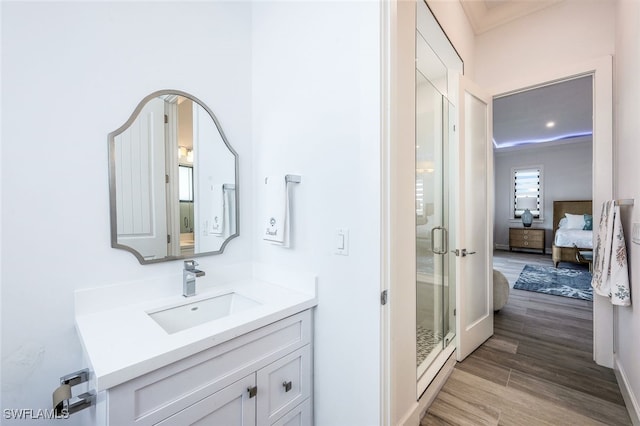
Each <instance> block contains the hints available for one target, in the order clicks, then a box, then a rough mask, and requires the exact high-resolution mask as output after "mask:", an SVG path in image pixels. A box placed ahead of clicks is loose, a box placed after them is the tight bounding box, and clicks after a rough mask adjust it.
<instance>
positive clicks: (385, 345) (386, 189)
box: [380, 2, 397, 426]
mask: <svg viewBox="0 0 640 426" xmlns="http://www.w3.org/2000/svg"><path fill="white" fill-rule="evenodd" d="M394 6H395V3H394V2H380V27H381V31H380V57H381V61H380V96H381V100H380V177H381V181H380V239H381V241H380V292H383V291H385V290H387V292H390V290H389V289H390V287H391V261H392V260H391V227H392V225H391V211H390V208H391V201H390V200H391V195H390V194H391V172H390V171H391V154H390V152H391V129H392V122H391V118H392V115H391V99H392V97H391V96H392V92H391V87H392V81H391V78H392V70H391V63H392V57H393V53H392V48H391V43H392V41H393V40H394V35H393V34H392V31H393V30H394V28H395V27H396V26H397V22H395V21H394V20H393V19H392V17H393V16H394ZM391 296H392V295H391ZM390 323H391V321H390V312H389V304H388V303H387V305H386V306H381V312H380V343H381V344H380V387H381V389H380V424H381V425H383V426H389V425H391V409H392V404H391V396H392V392H391V332H390V327H391V324H390Z"/></svg>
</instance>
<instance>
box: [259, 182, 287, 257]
mask: <svg viewBox="0 0 640 426" xmlns="http://www.w3.org/2000/svg"><path fill="white" fill-rule="evenodd" d="M287 192H288V191H287V183H286V181H285V178H284V176H269V177H267V178H265V198H266V208H265V211H264V228H263V229H264V231H263V237H262V238H263V239H264V240H265V241H269V242H270V243H272V244H277V245H281V246H283V247H289V196H288V193H287Z"/></svg>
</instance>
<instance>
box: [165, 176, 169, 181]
mask: <svg viewBox="0 0 640 426" xmlns="http://www.w3.org/2000/svg"><path fill="white" fill-rule="evenodd" d="M164 183H169V175H164Z"/></svg>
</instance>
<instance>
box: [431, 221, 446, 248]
mask: <svg viewBox="0 0 640 426" xmlns="http://www.w3.org/2000/svg"><path fill="white" fill-rule="evenodd" d="M436 229H440V230H442V231H443V232H444V240H443V243H444V249H443V250H436V247H435V233H436ZM431 251H432V252H434V253H435V254H447V252H448V251H449V232H448V231H447V228H445V227H444V226H435V227H433V228H432V229H431Z"/></svg>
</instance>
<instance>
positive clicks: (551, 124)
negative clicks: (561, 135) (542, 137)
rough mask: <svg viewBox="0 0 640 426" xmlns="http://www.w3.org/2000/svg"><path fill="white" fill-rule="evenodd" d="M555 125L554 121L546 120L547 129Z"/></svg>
mask: <svg viewBox="0 0 640 426" xmlns="http://www.w3.org/2000/svg"><path fill="white" fill-rule="evenodd" d="M555 125H556V122H555V121H547V124H546V126H547V128H549V129H550V128H552V127H554V126H555Z"/></svg>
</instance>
